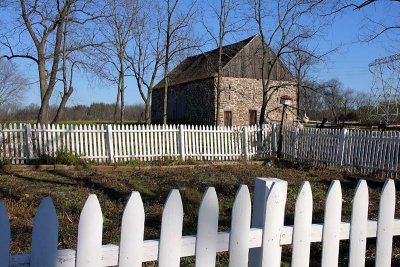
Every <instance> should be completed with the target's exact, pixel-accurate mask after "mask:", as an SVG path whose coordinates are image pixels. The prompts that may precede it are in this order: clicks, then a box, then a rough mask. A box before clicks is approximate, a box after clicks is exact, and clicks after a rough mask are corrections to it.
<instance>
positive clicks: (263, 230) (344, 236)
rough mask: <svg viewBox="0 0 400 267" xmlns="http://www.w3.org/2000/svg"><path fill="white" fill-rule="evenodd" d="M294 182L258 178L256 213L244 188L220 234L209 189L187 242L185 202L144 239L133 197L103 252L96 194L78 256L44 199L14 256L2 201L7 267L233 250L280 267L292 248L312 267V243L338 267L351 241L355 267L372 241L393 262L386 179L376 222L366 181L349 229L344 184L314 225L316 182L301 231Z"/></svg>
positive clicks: (177, 200)
mask: <svg viewBox="0 0 400 267" xmlns="http://www.w3.org/2000/svg"><path fill="white" fill-rule="evenodd" d="M286 196H287V182H286V181H283V180H279V179H274V178H269V179H265V178H256V181H255V192H254V201H253V203H254V205H253V211H252V212H251V210H252V207H251V199H250V194H249V190H248V188H247V186H245V185H242V186H241V187H240V188H239V190H238V192H237V194H236V198H235V201H234V203H233V208H232V214H231V215H232V216H231V228H230V232H218V219H219V208H218V207H219V206H218V198H217V194H216V192H215V189H214V188H212V187H211V188H208V189H207V190H206V192H205V194H204V196H203V199H202V201H201V205H200V208H199V216H198V225H197V235H196V236H182V227H183V216H184V214H183V203H182V201H181V197H180V194H179V191H178V190H172V191H171V192H170V194H169V196H168V199H167V201H166V204H165V206H164V210H163V214H162V222H161V233H160V239H159V240H145V241H143V236H144V224H145V212H144V208H143V203H142V200H141V197H140V194H139V193H138V192H133V193H132V194H131V196H130V198H129V200H128V202H127V205H126V207H125V211H124V213H123V216H122V224H121V239H120V243H119V244H110V245H102V228H103V215H102V211H101V207H100V204H99V201H98V199H97V197H96V195H90V196H89V198H88V200H87V201H86V203H85V205H84V207H83V209H82V212H81V216H80V221H79V225H78V238H77V240H78V241H77V248H76V249H62V250H58V248H57V244H58V220H57V214H56V210H55V208H54V206H53V203H52V200H51V199H50V198H45V199H43V201H42V203H41V204H40V206H39V208H38V210H37V213H36V216H35V218H34V222H33V230H32V251H31V254H23V255H15V256H9V247H10V236H11V234H10V223H9V219H8V216H7V211H6V208H5V207H4V205H3V204H2V203H1V202H0V266H13V267H17V266H33V267H36V266H41V267H43V266H46V267H47V266H48V267H50V266H77V267H81V266H82V267H83V266H84V267H92V266H93V267H94V266H96V267H98V266H116V265H118V266H122V267H123V266H129V267H135V266H136V267H140V266H142V263H143V262H149V261H158V266H161V267H178V266H179V265H180V258H181V257H187V256H195V261H196V266H197V267H203V266H204V267H210V266H215V265H216V253H217V252H224V251H229V266H231V267H244V266H251V267H255V266H257V267H258V266H270V267H280V266H281V255H282V246H284V245H291V246H292V255H291V264H292V265H291V266H295V267H296V266H302V267H304V266H309V262H310V244H311V243H313V242H322V259H321V266H323V267H330V266H332V267H333V266H335V267H336V266H338V262H339V257H340V255H339V248H340V246H339V242H340V240H350V250H349V254H348V255H349V266H350V267H358V266H365V256H366V243H367V238H371V237H376V254H375V255H376V258H375V266H379V267H386V266H387V267H389V266H391V262H392V250H393V236H398V235H400V220H398V219H395V218H394V214H395V203H396V199H395V196H396V190H395V184H394V181H393V180H387V181H386V183H385V185H384V187H383V190H382V194H381V198H380V203H379V214H378V219H377V221H372V220H368V205H369V196H368V186H367V183H366V181H364V180H360V181H359V183H358V185H357V188H356V190H355V195H354V198H353V201H352V216H351V221H350V222H342V221H341V213H342V191H341V185H340V182H339V181H333V182H332V183H331V186H330V188H329V190H328V193H327V197H326V204H325V218H324V223H323V224H313V223H312V212H313V197H312V191H311V186H310V184H309V182H304V183H303V184H302V186H301V189H300V191H299V194H298V195H297V200H296V206H295V212H294V225H284V216H285V204H286Z"/></svg>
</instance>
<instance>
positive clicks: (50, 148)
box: [0, 123, 275, 164]
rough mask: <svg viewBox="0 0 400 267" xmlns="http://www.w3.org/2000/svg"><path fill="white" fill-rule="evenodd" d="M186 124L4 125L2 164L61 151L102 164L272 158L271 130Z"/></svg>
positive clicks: (0, 135)
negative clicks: (264, 156) (264, 155)
mask: <svg viewBox="0 0 400 267" xmlns="http://www.w3.org/2000/svg"><path fill="white" fill-rule="evenodd" d="M261 132H262V140H263V141H262V142H260V144H261V145H260V144H259V142H258V141H257V140H258V135H259V128H258V127H257V126H248V127H214V126H190V125H189V126H186V125H166V126H161V125H125V124H123V125H118V124H114V125H85V124H84V125H65V124H57V125H40V124H34V125H30V124H15V123H14V124H8V125H3V126H2V125H0V145H1V146H0V159H6V160H9V161H10V162H11V163H12V164H24V163H26V162H27V161H29V160H35V159H38V158H39V157H40V156H42V155H48V156H53V157H54V156H56V155H57V153H59V152H60V151H65V152H68V153H73V154H76V155H78V156H79V157H81V158H83V159H88V160H91V161H96V162H106V161H109V162H116V161H129V160H142V161H154V160H159V159H165V158H172V159H176V158H180V159H189V158H190V159H195V160H238V159H243V158H245V159H249V158H252V157H254V156H255V155H262V154H268V153H270V150H271V149H273V142H274V140H275V139H274V138H273V137H272V132H271V127H269V126H266V127H264V128H263V130H262V131H261Z"/></svg>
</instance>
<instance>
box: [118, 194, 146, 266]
mask: <svg viewBox="0 0 400 267" xmlns="http://www.w3.org/2000/svg"><path fill="white" fill-rule="evenodd" d="M144 220H145V214H144V207H143V202H142V198H141V197H140V194H139V192H132V194H131V196H130V198H129V200H128V203H127V204H126V207H125V210H124V214H123V216H122V225H121V242H120V249H119V260H118V266H120V267H128V266H129V267H141V266H142V260H143V236H144Z"/></svg>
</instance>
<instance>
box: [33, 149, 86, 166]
mask: <svg viewBox="0 0 400 267" xmlns="http://www.w3.org/2000/svg"><path fill="white" fill-rule="evenodd" d="M38 163H39V164H63V165H84V166H85V165H86V162H85V160H83V159H81V158H80V157H79V156H78V155H77V154H75V153H71V152H66V151H64V150H60V151H58V152H57V153H56V156H55V157H53V156H51V155H48V154H42V155H40V157H39V162H38Z"/></svg>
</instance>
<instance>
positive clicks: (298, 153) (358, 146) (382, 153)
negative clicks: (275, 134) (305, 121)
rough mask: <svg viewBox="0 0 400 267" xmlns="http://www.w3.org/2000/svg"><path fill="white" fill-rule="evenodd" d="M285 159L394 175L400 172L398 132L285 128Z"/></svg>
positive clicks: (399, 134) (399, 140)
mask: <svg viewBox="0 0 400 267" xmlns="http://www.w3.org/2000/svg"><path fill="white" fill-rule="evenodd" d="M283 141H284V142H283V155H284V157H285V158H286V159H288V160H293V161H297V162H308V163H312V164H317V165H318V164H324V165H331V166H337V167H340V168H343V169H345V170H349V171H359V172H361V173H363V174H367V173H379V172H383V173H385V174H388V175H391V176H396V175H397V174H398V173H399V172H400V132H399V131H386V132H378V131H367V130H351V129H341V130H340V129H314V128H305V129H302V130H299V129H298V128H290V127H288V128H285V130H284V138H283Z"/></svg>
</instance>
